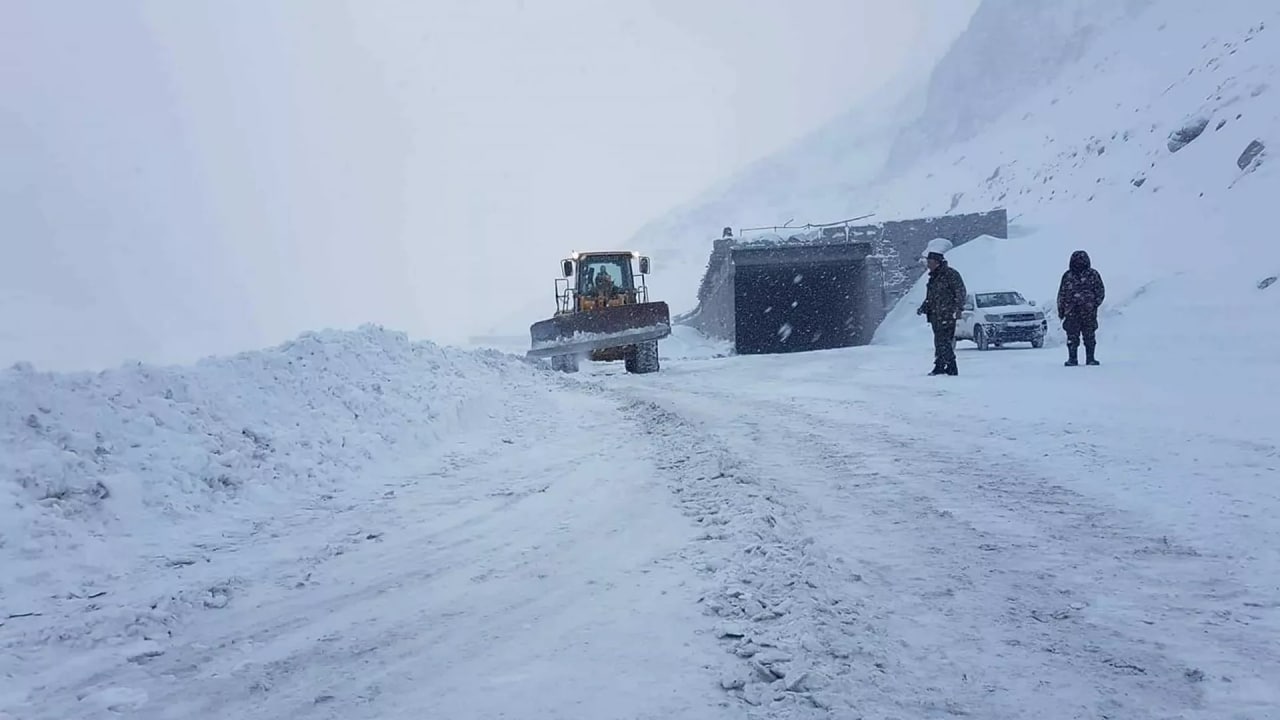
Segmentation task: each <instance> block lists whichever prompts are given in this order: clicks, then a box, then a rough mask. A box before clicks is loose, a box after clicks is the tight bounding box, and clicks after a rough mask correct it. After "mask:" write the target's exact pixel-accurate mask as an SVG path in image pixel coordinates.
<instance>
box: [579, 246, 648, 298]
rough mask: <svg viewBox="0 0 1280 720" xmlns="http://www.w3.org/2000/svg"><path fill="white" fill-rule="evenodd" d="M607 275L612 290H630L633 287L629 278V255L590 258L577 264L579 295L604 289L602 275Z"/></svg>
mask: <svg viewBox="0 0 1280 720" xmlns="http://www.w3.org/2000/svg"><path fill="white" fill-rule="evenodd" d="M605 275H607V276H608V277H609V280H608V283H610V284H612V286H613V289H614V291H615V292H616V291H619V290H631V289H632V288H634V287H635V284H634V282H633V280H632V279H631V256H630V255H626V256H622V257H619V258H598V259H597V258H592V259H590V260H588V261H586V262H583V263H582V264H581V265H579V266H578V293H579V294H580V295H596V294H598V293H599V292H600V291H601V290H603V289H604V287H605V285H606V282H605V281H603V280H602V278H603V276H605Z"/></svg>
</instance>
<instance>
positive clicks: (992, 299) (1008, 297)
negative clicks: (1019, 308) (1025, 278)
mask: <svg viewBox="0 0 1280 720" xmlns="http://www.w3.org/2000/svg"><path fill="white" fill-rule="evenodd" d="M975 297H976V298H977V300H978V307H980V308H986V307H1001V306H1003V305H1026V304H1027V301H1026V300H1023V299H1022V295H1020V294H1018V293H1016V292H998V293H982V294H981V295H977V296H975Z"/></svg>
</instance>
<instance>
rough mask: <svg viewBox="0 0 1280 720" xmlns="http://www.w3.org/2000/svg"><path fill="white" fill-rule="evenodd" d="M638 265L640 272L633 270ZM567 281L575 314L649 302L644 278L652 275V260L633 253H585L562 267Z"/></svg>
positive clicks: (565, 262) (566, 262) (567, 261)
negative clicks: (649, 274)
mask: <svg viewBox="0 0 1280 720" xmlns="http://www.w3.org/2000/svg"><path fill="white" fill-rule="evenodd" d="M637 260H638V261H639V265H640V268H639V270H640V272H639V273H638V274H637V273H636V272H635V268H634V266H633V264H632V263H633V262H634V261H637ZM562 265H563V266H562V268H561V269H562V270H563V272H564V276H565V277H566V278H570V277H573V276H575V275H576V277H574V279H573V280H570V281H569V282H570V285H571V287H573V296H574V297H575V298H576V303H574V304H575V305H576V306H577V307H576V310H578V311H583V310H593V309H596V308H599V307H611V306H615V305H632V304H635V303H637V302H646V301H647V300H648V288H647V287H645V285H644V279H643V278H644V275H645V274H647V273H648V271H649V258H647V257H640V256H639V255H637V254H636V253H632V252H608V253H583V254H579V255H575V257H574V258H573V259H571V260H565V261H563V263H562Z"/></svg>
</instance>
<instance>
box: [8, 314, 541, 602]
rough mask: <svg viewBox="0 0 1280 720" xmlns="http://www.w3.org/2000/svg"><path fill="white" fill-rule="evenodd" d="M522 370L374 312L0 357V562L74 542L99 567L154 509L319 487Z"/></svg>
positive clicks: (438, 426)
mask: <svg viewBox="0 0 1280 720" xmlns="http://www.w3.org/2000/svg"><path fill="white" fill-rule="evenodd" d="M528 372H529V370H528V369H527V365H526V364H525V363H523V362H522V361H520V360H517V359H514V358H510V357H508V356H504V355H501V354H499V353H496V352H483V351H457V350H449V349H445V348H441V347H438V346H436V345H434V344H431V343H414V342H410V341H409V340H408V338H407V337H406V336H405V335H403V334H400V333H395V332H390V331H386V330H383V329H380V328H375V327H371V326H366V327H363V328H361V329H360V330H358V331H354V332H336V331H327V332H315V333H308V334H304V335H302V336H300V337H299V338H297V339H296V340H294V341H292V342H288V343H285V344H283V345H281V346H279V347H276V348H272V349H269V350H263V351H256V352H247V353H243V354H240V355H236V356H232V357H224V358H215V359H209V360H206V361H203V362H200V363H198V364H196V365H194V366H191V367H173V368H166V367H151V366H146V365H137V366H128V367H122V368H119V369H115V370H110V371H106V372H101V373H93V374H90V373H81V374H53V373H44V372H37V371H35V370H34V369H32V368H31V367H30V366H29V365H18V366H15V367H14V368H12V369H9V370H6V371H4V372H3V373H0V409H3V413H2V415H3V419H2V420H0V562H2V563H3V565H4V567H5V568H6V569H7V570H8V569H11V568H12V569H15V570H18V569H19V568H26V570H27V571H30V572H36V571H37V570H38V569H42V568H40V567H39V563H40V561H41V559H42V558H45V557H47V556H50V555H55V554H57V555H64V556H66V555H68V554H69V553H75V555H74V557H76V558H78V559H80V560H81V561H83V562H84V564H85V566H86V567H87V568H94V567H96V564H97V563H99V562H101V561H103V560H105V559H106V558H107V557H108V556H115V555H118V554H120V553H121V552H122V551H123V550H124V549H125V548H126V547H127V542H128V539H129V538H131V537H132V538H134V539H137V540H141V539H143V538H144V537H145V538H156V537H163V536H164V535H165V533H158V532H157V526H158V525H173V524H178V523H181V522H182V521H183V520H184V519H186V518H190V517H192V516H196V515H201V514H208V513H211V512H213V511H215V510H217V509H218V508H220V507H222V506H224V505H226V504H235V503H249V504H253V505H264V504H265V505H273V504H280V505H286V504H287V503H289V502H292V501H295V500H296V499H297V498H300V497H310V496H316V495H319V494H322V493H323V492H324V491H325V490H326V489H329V488H334V487H336V486H340V485H342V484H345V483H350V482H353V480H354V479H355V476H356V474H357V473H358V472H359V471H360V469H361V468H363V467H365V466H366V465H368V464H369V463H370V462H372V461H374V460H375V459H378V458H380V457H381V458H386V457H388V456H394V454H395V453H397V452H398V451H399V450H401V449H403V450H410V449H412V450H414V451H421V450H422V449H424V448H428V447H430V446H432V445H434V444H436V443H438V442H439V441H440V440H441V438H442V437H444V436H445V435H447V434H449V433H450V432H452V431H455V430H458V429H461V428H463V427H464V426H467V425H469V424H473V423H478V422H482V421H483V420H484V418H485V417H486V416H487V409H488V408H491V407H494V406H495V405H496V404H497V403H500V402H502V397H501V394H502V388H503V386H504V384H506V383H508V382H510V381H511V380H512V379H513V378H516V377H518V376H521V375H524V374H527V373H528ZM121 543H126V544H121ZM6 574H7V575H8V578H7V579H9V580H12V579H15V578H19V577H20V576H21V571H18V572H13V573H6ZM0 582H4V580H0Z"/></svg>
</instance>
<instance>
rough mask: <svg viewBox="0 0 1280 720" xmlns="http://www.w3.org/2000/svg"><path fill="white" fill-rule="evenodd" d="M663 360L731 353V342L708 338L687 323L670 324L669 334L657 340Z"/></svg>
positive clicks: (701, 358)
mask: <svg viewBox="0 0 1280 720" xmlns="http://www.w3.org/2000/svg"><path fill="white" fill-rule="evenodd" d="M658 353H659V355H661V357H662V359H663V360H707V359H710V358H720V357H728V356H729V355H731V354H733V345H732V343H730V342H728V341H726V340H719V339H716V338H710V337H707V336H706V335H703V334H702V333H700V332H698V331H697V330H695V329H694V328H691V327H689V326H687V325H672V326H671V335H669V336H668V337H666V338H664V339H663V340H660V341H659V342H658Z"/></svg>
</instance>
